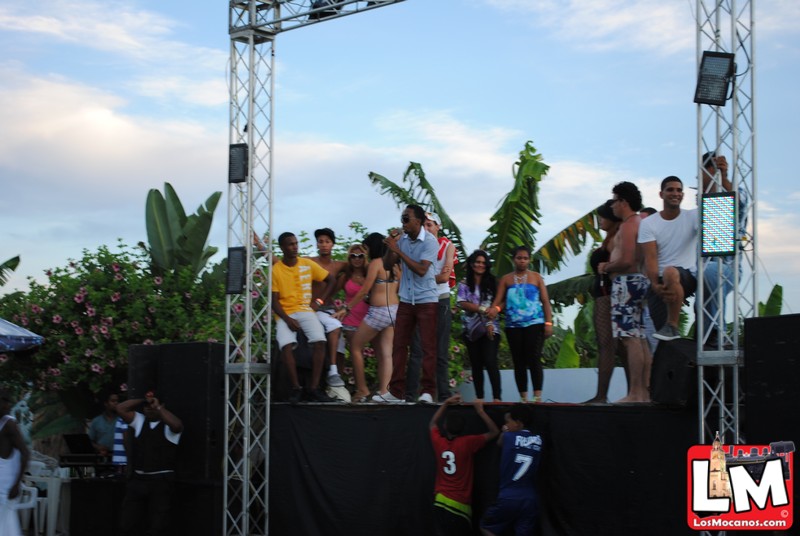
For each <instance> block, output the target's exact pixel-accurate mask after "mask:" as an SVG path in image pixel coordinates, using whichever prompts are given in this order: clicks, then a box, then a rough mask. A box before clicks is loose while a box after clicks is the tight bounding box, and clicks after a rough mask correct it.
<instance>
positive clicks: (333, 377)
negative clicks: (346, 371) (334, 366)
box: [328, 373, 344, 387]
mask: <svg viewBox="0 0 800 536" xmlns="http://www.w3.org/2000/svg"><path fill="white" fill-rule="evenodd" d="M328 385H329V386H330V387H344V380H343V379H342V377H341V376H339V375H338V374H336V373H333V374H329V375H328Z"/></svg>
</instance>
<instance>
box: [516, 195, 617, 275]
mask: <svg viewBox="0 0 800 536" xmlns="http://www.w3.org/2000/svg"><path fill="white" fill-rule="evenodd" d="M598 225H599V219H598V216H597V211H596V210H595V209H592V210H591V211H589V212H587V213H586V214H584V215H583V216H581V217H580V218H579V219H578V220H576V221H575V222H573V223H571V224H570V225H569V226H567V227H565V228H564V229H562V230H561V231H560V232H559V233H557V234H556V235H555V236H554V237H553V238H551V239H550V240H549V241H548V242H546V243H545V244H544V245H543V246H542V247H540V248H539V249H538V250H536V251H534V252H533V255H532V256H531V265H532V269H533V270H535V271H537V272H541V273H545V274H551V273H553V272H556V271H558V270H560V269H561V268H563V267H564V265H565V264H566V263H567V260H568V259H569V258H570V257H574V256H576V255H578V254H580V252H581V251H582V250H583V248H584V247H585V246H586V241H587V238H588V237H591V238H592V239H594V240H595V241H599V240H602V239H603V237H602V236H600V227H599V226H598Z"/></svg>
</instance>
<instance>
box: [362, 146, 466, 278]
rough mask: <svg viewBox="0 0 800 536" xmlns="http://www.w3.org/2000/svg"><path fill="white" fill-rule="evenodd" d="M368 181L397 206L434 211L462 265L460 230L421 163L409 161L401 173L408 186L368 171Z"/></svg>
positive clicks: (462, 265) (463, 254)
mask: <svg viewBox="0 0 800 536" xmlns="http://www.w3.org/2000/svg"><path fill="white" fill-rule="evenodd" d="M369 180H370V182H371V183H372V184H373V185H375V186H377V187H378V188H379V189H380V192H381V194H382V195H388V196H389V197H391V198H392V199H394V202H395V204H396V205H397V207H398V208H405V207H406V206H407V205H419V206H421V207H422V208H424V209H425V210H426V211H428V212H435V213H436V214H438V215H439V217H440V218H441V219H442V221H441V222H440V223H441V224H442V232H443V233H444V235H445V236H446V237H447V238H449V239H450V240H452V241H453V244H455V246H456V251H457V254H458V260H459V264H457V265H456V267H457V268H459V269H461V268H463V267H464V265H465V263H466V259H467V253H466V250H465V248H464V242H463V240H462V239H461V230H460V229H459V228H458V225H456V223H455V222H454V221H453V220H452V219H451V218H450V216H449V215H448V214H447V211H446V210H445V209H444V206H443V205H442V204H441V202H440V201H439V198H438V197H436V192H435V191H434V189H433V185H431V183H430V182H428V179H427V178H426V177H425V171H424V170H423V169H422V165H420V164H418V163H416V162H409V164H408V168H407V169H406V171H405V173H403V179H402V182H403V183H404V184H407V185H408V186H406V187H404V186H401V185H399V184H397V183H395V182H393V181H391V180H389V179H387V178H386V177H384V176H383V175H379V174H378V173H375V172H370V173H369Z"/></svg>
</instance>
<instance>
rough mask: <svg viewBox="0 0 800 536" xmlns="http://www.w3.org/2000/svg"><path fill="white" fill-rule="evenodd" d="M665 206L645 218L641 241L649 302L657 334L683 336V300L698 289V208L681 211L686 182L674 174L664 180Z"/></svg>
mask: <svg viewBox="0 0 800 536" xmlns="http://www.w3.org/2000/svg"><path fill="white" fill-rule="evenodd" d="M659 196H660V197H661V199H662V200H663V201H664V209H663V210H662V211H661V212H658V213H656V214H653V215H652V216H650V217H649V218H647V219H645V220H644V221H642V224H641V226H640V227H639V238H638V242H639V244H641V247H642V253H643V255H644V271H645V274H646V275H647V277H648V279H650V296H649V298H648V305H649V308H650V315H651V317H652V318H653V323H654V324H655V327H656V329H657V330H658V331H656V333H655V335H654V337H655V338H657V339H659V340H662V341H671V340H673V339H677V338H679V337H680V331H679V330H678V318H679V317H680V313H681V306H682V305H683V300H684V299H686V298H688V297H689V296H691V295H692V294H694V291H695V289H696V288H697V230H698V219H697V209H692V210H681V202H682V201H683V182H682V181H681V180H680V179H679V178H678V177H675V176H670V177H667V178H665V179H664V180H663V181H661V192H659Z"/></svg>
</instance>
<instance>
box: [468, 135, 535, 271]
mask: <svg viewBox="0 0 800 536" xmlns="http://www.w3.org/2000/svg"><path fill="white" fill-rule="evenodd" d="M549 169H550V166H548V165H547V164H545V163H544V162H543V158H542V155H540V154H538V153H537V152H536V148H535V147H534V146H533V144H532V142H530V141H528V142H526V143H525V148H524V149H523V150H522V151H520V153H519V160H518V161H517V162H515V163H514V167H513V170H514V187H513V188H512V189H511V191H510V192H509V193H508V194H507V195H506V196H505V197H504V198H503V200H502V201H501V202H500V206H499V207H498V209H497V211H496V212H495V213H494V214H493V215H492V217H491V221H492V222H493V223H492V225H491V227H489V231H488V232H489V235H488V236H487V237H486V238H485V239H484V241H483V244H482V248H483V249H485V250H486V251H487V252H488V253H489V254H490V255H492V257H493V258H494V260H495V273H496V274H498V275H500V274H505V273H507V272H510V271H511V270H512V269H513V263H512V261H511V257H510V255H509V253H510V252H511V250H513V249H514V248H515V247H517V246H520V245H527V246H529V247H531V248H533V247H534V244H535V242H536V239H535V236H536V228H535V227H534V224H536V225H538V224H539V223H541V222H540V218H541V212H540V211H539V183H540V182H541V181H542V179H543V178H544V176H545V175H546V174H547V171H548V170H549Z"/></svg>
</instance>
